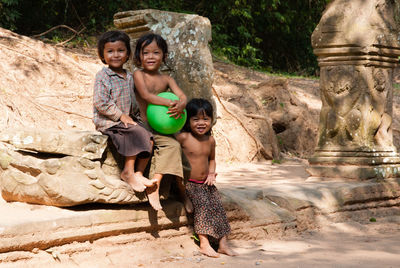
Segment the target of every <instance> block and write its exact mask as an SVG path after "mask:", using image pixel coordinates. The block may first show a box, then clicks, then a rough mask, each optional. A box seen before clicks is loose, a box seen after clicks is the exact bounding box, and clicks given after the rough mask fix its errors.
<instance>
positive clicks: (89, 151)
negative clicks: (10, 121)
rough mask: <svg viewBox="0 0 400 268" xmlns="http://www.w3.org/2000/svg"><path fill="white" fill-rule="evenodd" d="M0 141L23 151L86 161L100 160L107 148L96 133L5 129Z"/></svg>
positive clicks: (104, 141) (100, 135)
mask: <svg viewBox="0 0 400 268" xmlns="http://www.w3.org/2000/svg"><path fill="white" fill-rule="evenodd" d="M0 141H1V142H6V143H9V144H12V145H13V146H14V147H16V148H18V149H23V150H31V151H36V152H40V153H50V154H59V155H71V156H78V157H85V158H88V159H100V158H101V157H102V155H103V152H104V150H105V149H106V146H107V136H104V135H102V134H101V133H100V132H96V131H47V130H46V131H45V130H35V129H24V130H21V129H20V130H18V129H6V130H3V131H2V132H1V133H0Z"/></svg>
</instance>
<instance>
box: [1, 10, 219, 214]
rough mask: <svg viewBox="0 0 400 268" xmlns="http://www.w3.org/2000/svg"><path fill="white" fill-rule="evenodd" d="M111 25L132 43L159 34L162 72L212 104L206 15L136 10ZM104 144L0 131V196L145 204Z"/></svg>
mask: <svg viewBox="0 0 400 268" xmlns="http://www.w3.org/2000/svg"><path fill="white" fill-rule="evenodd" d="M115 25H116V26H117V27H118V28H120V29H122V30H124V31H126V32H127V33H128V34H129V35H130V36H131V37H132V41H133V42H135V38H137V37H138V36H139V35H141V34H142V33H144V32H148V31H153V32H155V33H159V34H160V35H162V36H163V37H164V38H165V39H167V41H168V43H169V51H170V53H169V55H168V59H167V64H166V65H165V66H164V71H168V72H170V73H171V75H173V76H174V78H175V79H176V81H177V83H178V84H179V85H180V87H181V88H182V90H183V91H184V92H185V93H186V94H187V96H188V98H189V99H190V98H192V97H195V96H197V97H199V96H202V97H204V98H207V99H209V100H210V101H211V102H212V103H214V102H213V99H212V91H211V86H212V80H213V65H212V58H211V53H210V50H209V48H208V42H209V41H210V40H211V24H210V22H209V20H208V19H206V18H203V17H200V16H197V15H187V14H179V13H173V12H164V11H158V10H139V11H127V12H121V13H117V14H116V15H115ZM132 46H133V47H134V43H132ZM176 59H179V60H176ZM107 144H108V143H107V137H106V136H104V135H101V133H99V132H95V131H47V130H40V131H39V130H36V129H24V130H17V129H6V130H3V131H2V132H0V167H1V169H0V189H1V194H2V196H3V199H4V200H6V201H21V202H28V203H34V204H42V205H52V206H59V207H67V206H74V205H80V204H85V203H95V202H97V203H109V204H135V203H141V202H146V201H147V197H146V195H145V194H144V193H136V192H134V191H133V190H132V189H131V187H130V186H129V185H128V184H127V183H125V182H124V181H122V180H121V179H120V171H121V163H122V160H121V159H119V157H118V155H117V154H115V152H113V150H112V147H111V146H107ZM150 176H151V175H150ZM170 181H171V178H167V177H166V178H164V179H163V181H162V185H161V188H160V198H161V199H166V198H167V197H168V195H169V191H170Z"/></svg>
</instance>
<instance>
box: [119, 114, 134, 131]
mask: <svg viewBox="0 0 400 268" xmlns="http://www.w3.org/2000/svg"><path fill="white" fill-rule="evenodd" d="M119 120H121V122H122V123H124V125H125V127H126V128H127V127H128V124H131V125H137V123H136V122H135V121H133V119H132V118H131V117H130V116H129V115H126V114H122V115H121V117H120V118H119Z"/></svg>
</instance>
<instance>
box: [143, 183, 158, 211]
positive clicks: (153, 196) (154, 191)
mask: <svg viewBox="0 0 400 268" xmlns="http://www.w3.org/2000/svg"><path fill="white" fill-rule="evenodd" d="M146 193H147V199H149V203H150V205H151V206H152V207H153V208H154V209H155V210H161V209H162V206H161V203H160V196H159V187H158V185H157V184H156V185H154V186H152V187H148V188H146Z"/></svg>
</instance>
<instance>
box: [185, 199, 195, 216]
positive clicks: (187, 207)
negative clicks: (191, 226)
mask: <svg viewBox="0 0 400 268" xmlns="http://www.w3.org/2000/svg"><path fill="white" fill-rule="evenodd" d="M183 205H184V207H185V210H186V212H187V213H189V214H190V213H193V204H192V201H190V199H189V198H188V197H187V196H186V195H185V197H184V198H183Z"/></svg>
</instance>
